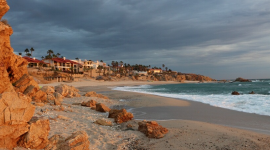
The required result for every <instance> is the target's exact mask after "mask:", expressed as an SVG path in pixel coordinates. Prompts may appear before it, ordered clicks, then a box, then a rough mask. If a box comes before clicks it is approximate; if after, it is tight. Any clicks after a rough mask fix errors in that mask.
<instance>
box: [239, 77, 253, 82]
mask: <svg viewBox="0 0 270 150" xmlns="http://www.w3.org/2000/svg"><path fill="white" fill-rule="evenodd" d="M235 81H236V82H251V80H248V79H244V78H241V77H238V78H236V79H235Z"/></svg>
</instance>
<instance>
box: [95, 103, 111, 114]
mask: <svg viewBox="0 0 270 150" xmlns="http://www.w3.org/2000/svg"><path fill="white" fill-rule="evenodd" d="M110 110H111V109H110V108H109V107H107V106H106V105H104V104H102V103H97V104H96V111H99V112H109V111H110Z"/></svg>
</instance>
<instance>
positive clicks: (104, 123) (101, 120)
mask: <svg viewBox="0 0 270 150" xmlns="http://www.w3.org/2000/svg"><path fill="white" fill-rule="evenodd" d="M94 123H95V124H99V125H103V126H112V122H111V121H106V120H103V119H98V120H96V121H95V122H94Z"/></svg>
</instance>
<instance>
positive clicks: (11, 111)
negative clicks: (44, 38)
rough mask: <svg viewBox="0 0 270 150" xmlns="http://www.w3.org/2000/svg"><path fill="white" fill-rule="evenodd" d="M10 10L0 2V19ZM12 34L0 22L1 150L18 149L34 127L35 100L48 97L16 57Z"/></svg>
mask: <svg viewBox="0 0 270 150" xmlns="http://www.w3.org/2000/svg"><path fill="white" fill-rule="evenodd" d="M8 10H9V6H8V5H7V2H6V0H1V2H0V19H2V17H3V15H4V14H5V13H6V12H7V11H8ZM12 33H13V30H12V28H11V27H10V25H8V24H7V22H6V21H3V20H2V21H1V22H0V149H2V148H6V149H12V148H14V147H16V146H17V142H18V141H19V140H20V139H21V137H22V135H24V134H27V133H28V132H29V128H31V126H32V125H31V124H29V121H30V120H31V118H32V116H33V114H34V112H35V106H34V105H32V104H31V101H32V98H33V99H35V100H39V101H42V100H44V99H45V96H46V93H42V92H39V87H38V84H37V83H36V82H35V81H34V80H33V78H32V77H30V76H29V75H28V71H27V61H26V60H24V59H23V58H21V57H20V56H17V55H15V54H14V53H13V49H12V47H11V45H10V36H11V35H12ZM46 124H47V125H48V123H46ZM46 131H47V130H46ZM44 136H46V134H44ZM43 141H44V140H42V142H43ZM36 144H37V145H39V143H36Z"/></svg>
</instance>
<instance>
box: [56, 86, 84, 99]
mask: <svg viewBox="0 0 270 150" xmlns="http://www.w3.org/2000/svg"><path fill="white" fill-rule="evenodd" d="M55 92H58V93H60V94H61V95H62V96H64V97H67V98H72V97H80V96H81V95H80V94H79V93H78V92H79V90H78V89H76V88H75V87H73V86H68V85H65V84H60V85H58V86H55Z"/></svg>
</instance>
